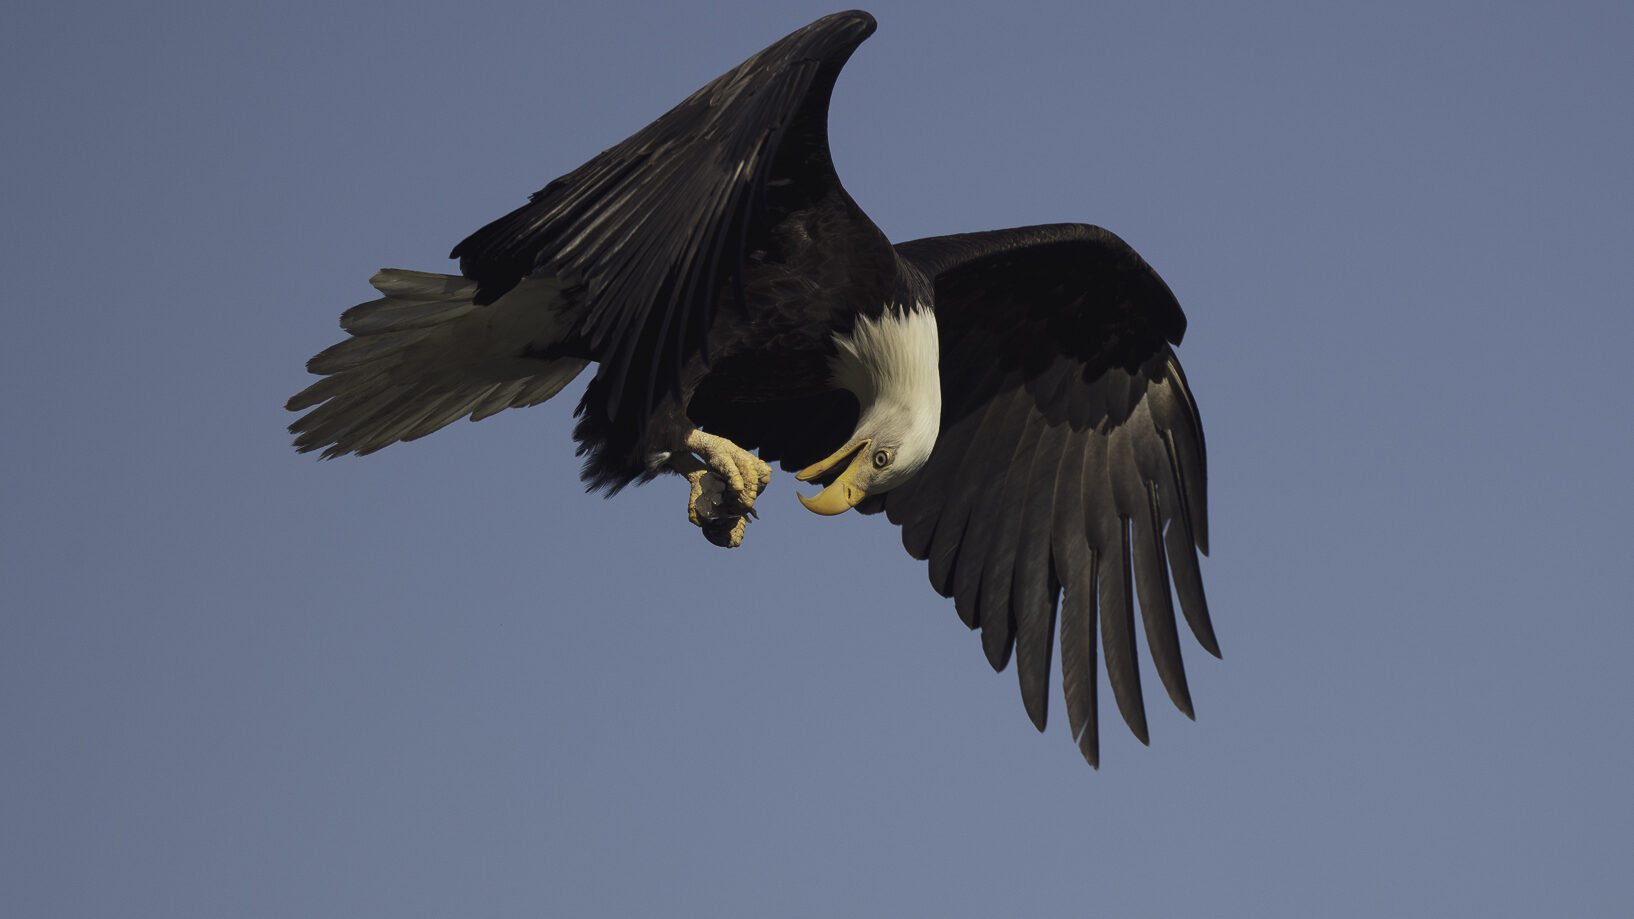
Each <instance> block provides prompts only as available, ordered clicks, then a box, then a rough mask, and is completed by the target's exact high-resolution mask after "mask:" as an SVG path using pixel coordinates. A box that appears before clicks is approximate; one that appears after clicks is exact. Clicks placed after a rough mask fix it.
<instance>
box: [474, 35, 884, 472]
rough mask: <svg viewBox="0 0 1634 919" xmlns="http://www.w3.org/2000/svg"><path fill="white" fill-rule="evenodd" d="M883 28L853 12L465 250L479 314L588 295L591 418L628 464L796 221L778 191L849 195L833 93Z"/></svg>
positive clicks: (635, 138)
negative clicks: (524, 290)
mask: <svg viewBox="0 0 1634 919" xmlns="http://www.w3.org/2000/svg"><path fill="white" fill-rule="evenodd" d="M874 28H875V23H874V19H873V17H871V16H869V15H868V14H867V13H862V12H849V13H837V14H835V15H832V16H828V17H825V18H823V19H820V20H818V21H816V22H814V23H812V24H811V25H808V26H806V27H805V28H803V29H800V30H799V31H796V32H794V33H792V34H790V35H788V36H787V37H785V38H783V39H782V40H780V41H778V42H776V43H775V44H773V45H771V46H770V47H768V48H766V49H765V50H763V51H761V52H760V53H758V54H756V55H754V56H753V57H751V58H749V59H748V60H747V61H744V62H743V63H742V64H740V65H739V66H738V67H736V68H734V69H733V70H731V71H729V72H727V73H726V74H723V75H722V76H721V77H719V78H717V79H716V80H714V81H713V82H711V83H710V84H709V85H707V86H705V87H704V88H702V89H700V90H698V91H697V92H696V93H693V94H692V95H691V96H690V97H688V98H687V99H686V100H685V101H683V102H681V103H680V104H679V105H677V106H676V107H675V108H673V109H671V110H670V111H669V112H668V113H666V114H664V115H663V116H662V117H660V118H658V119H657V120H656V121H654V122H653V123H651V124H649V125H648V126H646V127H645V128H643V129H641V130H640V131H638V132H637V133H636V134H634V135H632V136H631V137H630V138H628V139H627V140H625V141H623V142H622V143H620V144H618V145H617V146H614V147H612V148H610V149H608V150H606V151H604V152H602V153H601V154H599V155H598V156H596V157H595V158H594V159H592V160H590V161H589V162H588V163H586V164H584V165H583V166H581V167H579V168H578V169H575V170H574V171H573V172H570V173H568V174H567V175H565V176H562V177H561V178H559V179H556V180H555V181H553V182H551V183H550V184H549V185H547V186H545V188H544V189H542V190H540V191H539V192H537V193H536V194H534V195H533V197H532V200H531V201H530V202H529V203H528V204H527V205H525V206H523V207H521V208H518V209H517V210H515V211H513V212H512V213H510V214H508V215H506V216H504V217H501V218H500V219H498V220H496V221H494V222H493V223H490V224H489V225H487V226H485V227H483V228H482V229H480V230H478V231H477V232H475V233H473V234H471V236H470V237H468V238H467V239H466V240H465V241H463V242H461V243H460V244H459V245H458V246H456V247H455V248H454V251H453V253H452V255H453V256H454V257H457V258H459V259H460V269H461V271H462V272H463V273H464V274H465V275H466V276H467V277H470V278H472V279H473V280H475V281H477V283H478V284H479V286H480V289H481V291H480V293H479V295H478V298H477V302H478V303H484V302H491V301H492V300H495V299H497V298H498V297H500V296H501V295H503V294H504V292H505V291H506V290H508V289H509V288H510V287H511V286H513V285H514V284H516V283H517V282H518V280H520V279H521V278H524V277H557V278H561V279H563V280H564V281H567V282H569V283H572V284H576V285H579V286H580V287H582V289H583V290H584V298H585V304H586V308H585V313H584V315H583V319H582V323H581V330H582V335H583V339H584V344H585V345H586V347H587V351H588V354H589V355H590V356H591V357H593V358H594V359H595V360H597V361H599V363H600V367H599V368H598V371H597V375H596V380H595V382H594V383H593V384H592V389H591V391H590V394H588V395H587V396H586V406H585V408H586V410H587V411H593V412H600V411H604V412H605V415H606V418H607V419H608V421H609V423H610V425H611V427H612V428H613V430H612V431H610V432H609V433H610V435H611V437H610V439H611V440H612V441H613V443H612V449H613V451H614V452H615V453H616V452H617V450H618V449H619V448H620V447H631V446H633V445H634V444H635V442H636V440H637V439H638V438H639V437H640V434H641V431H642V429H643V426H644V425H645V424H646V422H647V418H648V416H649V415H650V414H651V413H652V409H653V407H654V406H655V405H656V404H657V403H658V402H659V400H661V399H662V398H663V397H664V396H666V395H668V394H671V393H674V392H676V391H677V390H678V387H679V384H680V373H681V368H682V367H683V365H685V363H686V362H687V361H688V360H689V359H690V358H691V357H693V356H694V355H696V354H698V353H699V351H700V350H701V349H702V348H703V346H704V343H705V338H706V334H707V332H708V329H709V326H710V321H711V319H712V317H713V314H714V311H715V307H716V305H717V299H719V298H720V297H721V292H722V290H723V288H725V287H727V286H728V285H734V281H735V282H736V284H735V285H734V286H739V287H741V284H742V282H743V277H744V265H745V259H746V258H747V257H748V255H749V254H750V253H751V252H752V251H753V250H754V248H755V247H757V246H759V245H763V243H762V241H761V240H760V238H759V237H760V236H762V235H763V234H764V232H765V231H766V229H767V228H768V227H770V226H771V225H773V224H775V223H776V222H777V221H778V220H779V218H780V215H779V214H777V213H775V212H774V211H773V210H771V209H769V208H768V207H767V203H766V202H767V195H766V192H767V188H768V185H775V186H777V188H778V197H779V198H780V199H782V200H809V199H815V198H820V197H822V196H824V195H827V194H830V193H831V192H832V191H833V190H836V189H839V188H840V185H839V180H838V179H837V178H836V177H835V175H834V171H833V165H832V161H831V160H830V158H829V153H828V132H827V119H828V101H829V96H830V94H831V91H832V89H833V85H834V80H835V78H836V77H837V76H838V74H839V71H840V68H841V67H842V66H843V65H844V64H845V62H846V60H847V59H849V58H850V56H851V53H852V52H853V51H854V50H855V49H856V47H857V46H858V45H859V44H861V43H862V41H863V40H864V39H866V38H867V37H868V36H869V35H870V34H872V33H873V31H874ZM791 185H792V186H795V188H793V189H791V188H790V186H791ZM880 248H881V249H882V250H884V251H887V252H888V251H889V250H888V244H886V243H885V242H884V239H883V237H881V240H880ZM736 294H737V300H738V302H739V303H740V304H741V303H742V302H743V293H742V290H741V289H739V290H738V291H736Z"/></svg>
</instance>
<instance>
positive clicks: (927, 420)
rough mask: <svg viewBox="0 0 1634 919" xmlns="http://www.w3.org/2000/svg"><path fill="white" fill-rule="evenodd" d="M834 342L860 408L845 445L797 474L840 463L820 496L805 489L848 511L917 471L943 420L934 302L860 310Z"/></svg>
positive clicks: (827, 509) (842, 382)
mask: <svg viewBox="0 0 1634 919" xmlns="http://www.w3.org/2000/svg"><path fill="white" fill-rule="evenodd" d="M834 346H835V350H836V351H837V352H838V353H837V354H836V355H835V357H834V358H833V361H832V362H831V364H830V366H831V369H832V370H833V373H834V382H835V383H837V384H838V385H839V386H841V387H843V388H844V389H847V390H850V391H851V393H852V394H853V395H855V396H856V397H857V402H858V403H860V405H861V406H862V412H861V414H860V415H859V416H858V418H857V428H856V430H855V431H853V432H852V434H851V438H850V439H849V440H847V441H846V443H845V445H844V446H842V447H841V448H840V449H838V450H836V451H834V452H833V453H832V454H830V455H829V456H828V457H827V458H826V459H823V460H821V461H819V462H817V463H814V464H812V465H811V466H808V467H806V468H805V469H802V470H801V471H800V472H799V473H798V474H797V475H796V476H795V478H798V479H799V480H801V481H802V482H809V481H811V480H813V479H818V478H822V477H824V476H826V475H829V474H831V473H833V472H834V470H836V469H839V470H840V472H839V474H838V475H837V476H835V477H834V479H833V481H832V482H830V483H829V485H828V487H826V488H824V489H823V490H822V491H821V492H818V493H817V495H816V496H814V497H811V498H807V497H805V496H803V495H802V496H800V503H802V504H804V505H805V506H806V507H807V508H808V509H810V510H812V511H815V512H816V513H819V514H840V513H844V512H845V511H847V510H850V509H851V508H853V507H855V506H856V505H857V503H858V502H860V501H862V499H863V498H866V497H867V496H869V495H873V494H879V493H880V492H884V491H889V490H890V489H892V488H895V487H896V486H898V485H901V484H902V483H903V482H906V481H907V480H908V479H910V478H912V477H913V474H914V473H916V472H918V471H919V469H920V467H921V466H924V465H925V462H926V461H927V460H929V459H930V454H931V450H933V449H935V447H936V435H937V433H938V432H940V430H941V426H942V380H941V374H940V372H939V369H938V361H939V359H940V354H939V351H938V347H937V337H936V314H935V313H934V312H932V311H931V310H930V309H929V308H926V307H924V306H920V305H917V304H916V305H915V306H913V307H912V308H908V309H903V308H889V307H888V308H887V309H886V310H885V312H884V313H883V314H881V315H880V316H879V317H878V318H869V317H862V316H859V317H858V318H857V322H856V325H855V327H853V328H852V330H851V334H850V335H835V336H834Z"/></svg>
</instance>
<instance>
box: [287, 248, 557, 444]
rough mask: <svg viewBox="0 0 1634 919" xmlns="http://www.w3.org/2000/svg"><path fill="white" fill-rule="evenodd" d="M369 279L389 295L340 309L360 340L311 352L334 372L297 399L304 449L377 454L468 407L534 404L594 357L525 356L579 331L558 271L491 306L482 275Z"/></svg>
mask: <svg viewBox="0 0 1634 919" xmlns="http://www.w3.org/2000/svg"><path fill="white" fill-rule="evenodd" d="M369 283H370V284H372V285H373V286H374V288H375V290H378V291H380V293H382V294H384V295H385V296H383V297H381V298H380V299H378V300H371V301H369V302H368V303H361V304H358V305H357V306H354V307H352V308H351V309H349V310H347V311H346V312H345V313H343V314H342V315H341V327H342V328H344V329H345V330H346V331H348V332H350V333H351V334H352V337H351V338H349V339H347V340H346V341H343V342H341V343H339V344H337V345H335V346H333V347H330V348H327V349H325V350H324V351H322V352H320V353H319V354H318V355H317V356H315V357H313V358H312V360H310V361H308V362H307V369H308V370H310V371H312V372H313V373H320V374H325V375H326V376H325V377H324V379H322V380H319V381H317V382H316V383H313V384H312V385H311V386H308V387H307V388H306V389H304V390H302V391H301V392H299V393H297V394H296V395H295V396H294V397H293V398H292V399H290V400H289V403H288V406H287V407H288V408H289V409H291V410H292V411H299V410H301V409H304V408H312V410H311V411H310V412H307V413H306V414H305V415H303V416H301V418H300V419H299V420H298V421H296V422H295V423H294V424H293V425H290V431H291V432H293V433H295V434H296V435H298V436H297V437H296V439H295V446H296V447H298V448H299V449H300V450H301V451H302V452H307V451H310V450H319V449H322V450H323V451H324V452H323V455H324V456H325V457H331V456H338V455H340V454H342V453H358V454H363V453H372V452H374V451H375V450H379V449H380V448H381V447H384V446H387V445H388V444H392V443H395V442H396V441H399V440H413V439H415V438H417V437H424V436H425V435H427V434H430V433H431V432H432V431H435V430H437V429H438V428H441V427H443V426H444V425H446V424H448V423H450V422H452V421H455V420H457V419H459V418H461V417H463V416H465V415H470V416H471V418H472V420H479V419H482V418H486V417H488V416H489V415H492V414H494V413H496V412H499V411H503V410H504V409H507V408H520V407H522V406H526V405H537V404H538V403H540V402H543V401H545V400H546V399H549V398H550V397H551V396H554V395H556V393H558V392H560V391H561V390H562V388H563V387H564V386H566V385H567V384H568V383H570V382H572V381H573V378H574V377H576V376H578V374H579V371H581V370H583V369H584V367H585V364H586V363H587V362H586V361H583V360H580V359H578V358H569V357H559V358H548V359H547V358H536V357H525V356H523V355H525V354H527V353H530V352H533V353H537V352H541V351H544V350H546V349H548V348H549V347H550V346H551V345H554V344H557V343H558V342H561V341H563V340H564V339H566V338H568V337H569V336H571V335H572V334H573V332H574V331H575V328H576V326H577V322H576V319H577V317H576V316H575V315H574V314H573V311H572V310H571V309H570V308H569V304H568V301H567V299H566V298H564V297H563V295H562V289H563V287H562V285H561V284H560V283H559V282H558V281H556V280H555V279H552V278H528V279H525V280H523V281H522V282H520V283H519V284H517V285H516V287H514V288H512V289H511V290H510V291H508V292H507V293H506V294H505V296H503V297H501V298H499V299H498V300H497V301H495V302H493V303H491V304H487V305H485V306H478V305H476V304H475V303H474V302H473V298H474V297H475V296H476V292H477V285H476V283H475V282H474V281H471V280H469V279H466V278H461V277H454V276H452V275H445V274H431V273H428V272H424V271H407V270H403V269H397V268H388V269H385V270H383V271H381V272H379V273H377V274H376V275H375V276H374V277H373V278H372V279H370V282H369ZM313 406H316V408H313Z"/></svg>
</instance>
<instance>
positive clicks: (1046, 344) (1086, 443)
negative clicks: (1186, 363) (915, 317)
mask: <svg viewBox="0 0 1634 919" xmlns="http://www.w3.org/2000/svg"><path fill="white" fill-rule="evenodd" d="M897 253H898V255H899V256H901V257H902V258H903V259H904V260H906V261H908V262H910V263H912V264H913V265H915V266H916V267H918V268H919V269H920V270H922V271H924V272H925V273H926V274H927V275H929V276H931V277H932V278H933V279H934V282H935V293H936V317H937V325H938V328H939V331H940V335H941V348H942V352H941V378H942V388H943V410H942V430H941V435H940V438H939V439H938V441H937V444H936V449H935V452H934V453H933V454H932V456H931V458H930V460H929V462H928V463H927V464H926V465H925V467H924V468H923V469H922V470H921V471H920V472H919V473H918V475H916V476H915V477H914V478H913V479H911V480H910V481H909V482H908V483H906V484H905V485H902V486H899V487H897V488H896V489H894V490H892V491H890V492H887V493H886V494H885V495H883V496H882V502H881V503H882V504H883V508H884V510H885V512H886V514H887V515H888V517H889V518H890V520H891V521H892V522H893V523H896V524H899V525H900V526H901V527H902V541H903V544H904V545H905V546H906V547H907V549H908V552H909V553H910V554H911V555H913V556H914V557H915V558H919V559H926V560H928V561H929V563H930V564H929V568H930V580H931V584H932V586H934V587H935V589H936V590H937V591H938V592H939V593H941V594H942V595H943V596H948V597H952V598H953V600H954V603H955V606H956V607H957V609H958V612H959V616H960V618H962V619H963V620H964V622H965V623H966V624H967V625H969V626H970V627H971V628H973V629H975V628H980V629H981V630H982V646H983V648H984V650H985V651H986V653H987V658H988V660H989V662H990V663H991V664H992V665H993V667H994V668H995V669H1003V667H1004V665H1005V663H1006V662H1007V661H1008V659H1009V657H1010V653H1011V650H1012V649H1014V651H1015V656H1016V669H1017V672H1018V675H1019V677H1020V681H1021V694H1022V700H1023V702H1024V704H1025V705H1026V708H1027V713H1028V714H1029V715H1030V716H1031V717H1032V720H1033V722H1034V724H1036V725H1037V726H1038V727H1039V729H1040V730H1042V729H1043V727H1044V723H1045V713H1046V710H1047V699H1048V685H1047V684H1048V680H1049V672H1050V655H1051V643H1052V641H1053V639H1054V635H1053V633H1054V631H1055V621H1056V617H1057V602H1058V597H1059V596H1061V595H1062V594H1063V590H1064V596H1065V601H1064V603H1061V604H1060V607H1059V614H1060V622H1061V626H1060V628H1061V662H1062V663H1061V669H1062V674H1061V676H1062V681H1063V686H1064V689H1065V694H1066V702H1067V718H1068V721H1069V723H1070V725H1071V728H1072V733H1073V736H1074V737H1075V738H1076V739H1077V742H1078V745H1079V749H1080V751H1081V752H1082V753H1083V755H1084V758H1085V759H1086V760H1088V761H1089V762H1090V763H1091V764H1092V765H1093V764H1095V763H1096V762H1097V760H1098V758H1099V746H1098V740H1097V732H1096V698H1095V697H1096V623H1097V619H1098V620H1099V630H1100V636H1101V642H1102V645H1103V646H1104V649H1105V657H1106V664H1107V675H1108V677H1109V679H1110V682H1111V685H1112V690H1113V695H1114V696H1115V697H1116V699H1117V704H1118V707H1119V709H1120V710H1121V711H1122V713H1123V716H1124V719H1125V720H1126V721H1127V722H1128V724H1129V726H1130V728H1131V729H1132V730H1133V731H1134V733H1135V734H1136V736H1138V737H1139V738H1140V739H1141V741H1142V742H1145V741H1146V740H1147V731H1146V715H1145V709H1144V705H1143V703H1142V700H1141V689H1140V670H1139V665H1138V662H1137V660H1136V650H1135V635H1134V598H1135V596H1137V595H1138V597H1139V600H1140V607H1141V614H1142V619H1143V620H1144V623H1145V632H1146V643H1147V645H1148V646H1149V647H1150V649H1151V653H1152V657H1153V660H1154V662H1155V663H1156V665H1157V672H1158V675H1159V677H1160V678H1161V679H1162V681H1163V684H1164V686H1165V688H1167V690H1168V693H1169V697H1170V698H1171V699H1172V700H1173V701H1174V703H1175V705H1176V706H1177V707H1179V708H1180V710H1181V711H1183V712H1185V713H1186V714H1187V715H1188V716H1189V715H1191V713H1192V708H1191V699H1190V695H1189V693H1188V691H1187V688H1186V677H1185V670H1184V668H1183V666H1182V663H1181V657H1180V644H1179V640H1178V635H1177V632H1176V628H1175V620H1174V604H1173V601H1172V599H1171V596H1172V595H1171V593H1170V589H1169V585H1170V581H1171V579H1172V580H1173V583H1174V587H1175V592H1176V593H1178V594H1179V598H1180V605H1181V608H1182V610H1183V611H1184V614H1185V617H1186V620H1187V622H1188V623H1189V624H1190V625H1191V630H1192V632H1193V634H1195V635H1196V636H1197V640H1198V641H1199V642H1200V643H1201V644H1202V645H1203V647H1204V648H1205V649H1207V650H1208V651H1209V652H1210V653H1211V654H1214V655H1216V656H1218V654H1219V646H1218V644H1217V643H1216V641H1215V637H1214V631H1213V627H1212V626H1211V624H1210V622H1209V616H1208V606H1207V603H1206V602H1205V600H1204V596H1203V585H1202V578H1201V576H1200V574H1199V570H1198V559H1197V551H1198V550H1201V551H1202V552H1204V553H1205V554H1206V553H1207V551H1208V523H1207V511H1206V504H1207V495H1206V480H1207V470H1206V466H1205V454H1204V445H1203V429H1202V426H1201V425H1200V423H1199V422H1198V417H1197V408H1196V405H1195V404H1194V403H1193V401H1192V397H1191V393H1190V392H1189V390H1188V389H1187V387H1186V378H1185V375H1184V374H1183V373H1182V372H1181V369H1180V364H1179V362H1178V361H1177V360H1176V359H1175V356H1174V352H1173V351H1172V350H1171V349H1170V344H1171V343H1176V344H1177V343H1179V341H1180V338H1181V336H1182V335H1183V334H1184V332H1185V326H1186V320H1185V316H1184V314H1183V313H1182V312H1181V310H1180V306H1179V304H1178V303H1176V302H1175V299H1174V296H1173V295H1172V294H1171V293H1170V291H1169V288H1168V286H1167V285H1165V284H1164V283H1163V281H1162V279H1161V278H1159V277H1158V276H1157V273H1156V272H1154V271H1153V270H1152V269H1151V267H1150V266H1148V265H1147V264H1146V263H1145V262H1144V261H1143V260H1142V259H1141V258H1140V256H1139V255H1137V254H1136V253H1135V251H1134V250H1133V249H1131V248H1130V247H1129V246H1128V245H1127V244H1125V243H1124V242H1123V241H1122V240H1121V239H1119V238H1118V237H1116V236H1114V235H1113V234H1112V233H1109V232H1107V231H1106V230H1103V229H1100V228H1099V227H1092V226H1084V225H1056V226H1043V227H1027V228H1021V229H1012V230H999V231H996V232H991V233H973V234H967V235H960V236H943V237H936V238H931V239H922V240H915V241H913V242H908V243H903V244H901V245H899V246H897Z"/></svg>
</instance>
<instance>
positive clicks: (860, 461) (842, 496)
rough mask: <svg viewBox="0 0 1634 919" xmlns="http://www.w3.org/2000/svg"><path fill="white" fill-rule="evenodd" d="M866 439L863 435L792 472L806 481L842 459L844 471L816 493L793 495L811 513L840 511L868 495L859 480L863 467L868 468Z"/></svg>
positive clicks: (835, 512) (830, 468)
mask: <svg viewBox="0 0 1634 919" xmlns="http://www.w3.org/2000/svg"><path fill="white" fill-rule="evenodd" d="M869 443H870V441H869V440H867V439H866V438H864V439H862V440H855V441H852V442H851V443H848V444H846V445H845V446H843V447H841V448H840V449H838V450H836V451H835V452H834V453H833V454H831V455H830V456H829V457H828V458H827V459H824V460H819V461H817V462H815V463H813V464H811V465H810V466H807V467H806V468H804V469H802V470H800V471H799V472H797V473H795V476H794V477H795V478H797V479H799V480H800V481H802V482H809V481H811V480H812V479H815V478H818V477H820V476H822V475H824V474H826V473H828V472H830V471H831V470H833V469H835V468H836V467H838V466H840V465H841V464H842V463H844V464H845V469H844V471H842V472H841V473H840V474H839V476H838V477H836V478H835V479H834V481H833V482H831V483H829V486H828V487H827V488H825V489H823V490H822V491H820V492H818V493H817V494H816V495H814V496H812V497H810V498H808V497H806V496H805V495H802V494H798V493H797V494H796V495H795V497H797V498H799V499H800V503H801V504H804V505H805V506H806V510H808V511H811V512H812V513H814V514H822V515H823V516H825V517H832V516H834V515H835V514H843V513H845V512H846V511H848V510H850V509H852V508H853V507H856V506H857V504H858V502H860V501H862V499H863V498H866V497H868V491H867V489H865V488H863V487H862V486H861V485H860V484H859V483H858V481H859V479H860V478H861V472H862V470H864V469H867V468H868V467H867V466H866V465H864V463H865V460H866V458H867V456H868V445H869Z"/></svg>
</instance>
